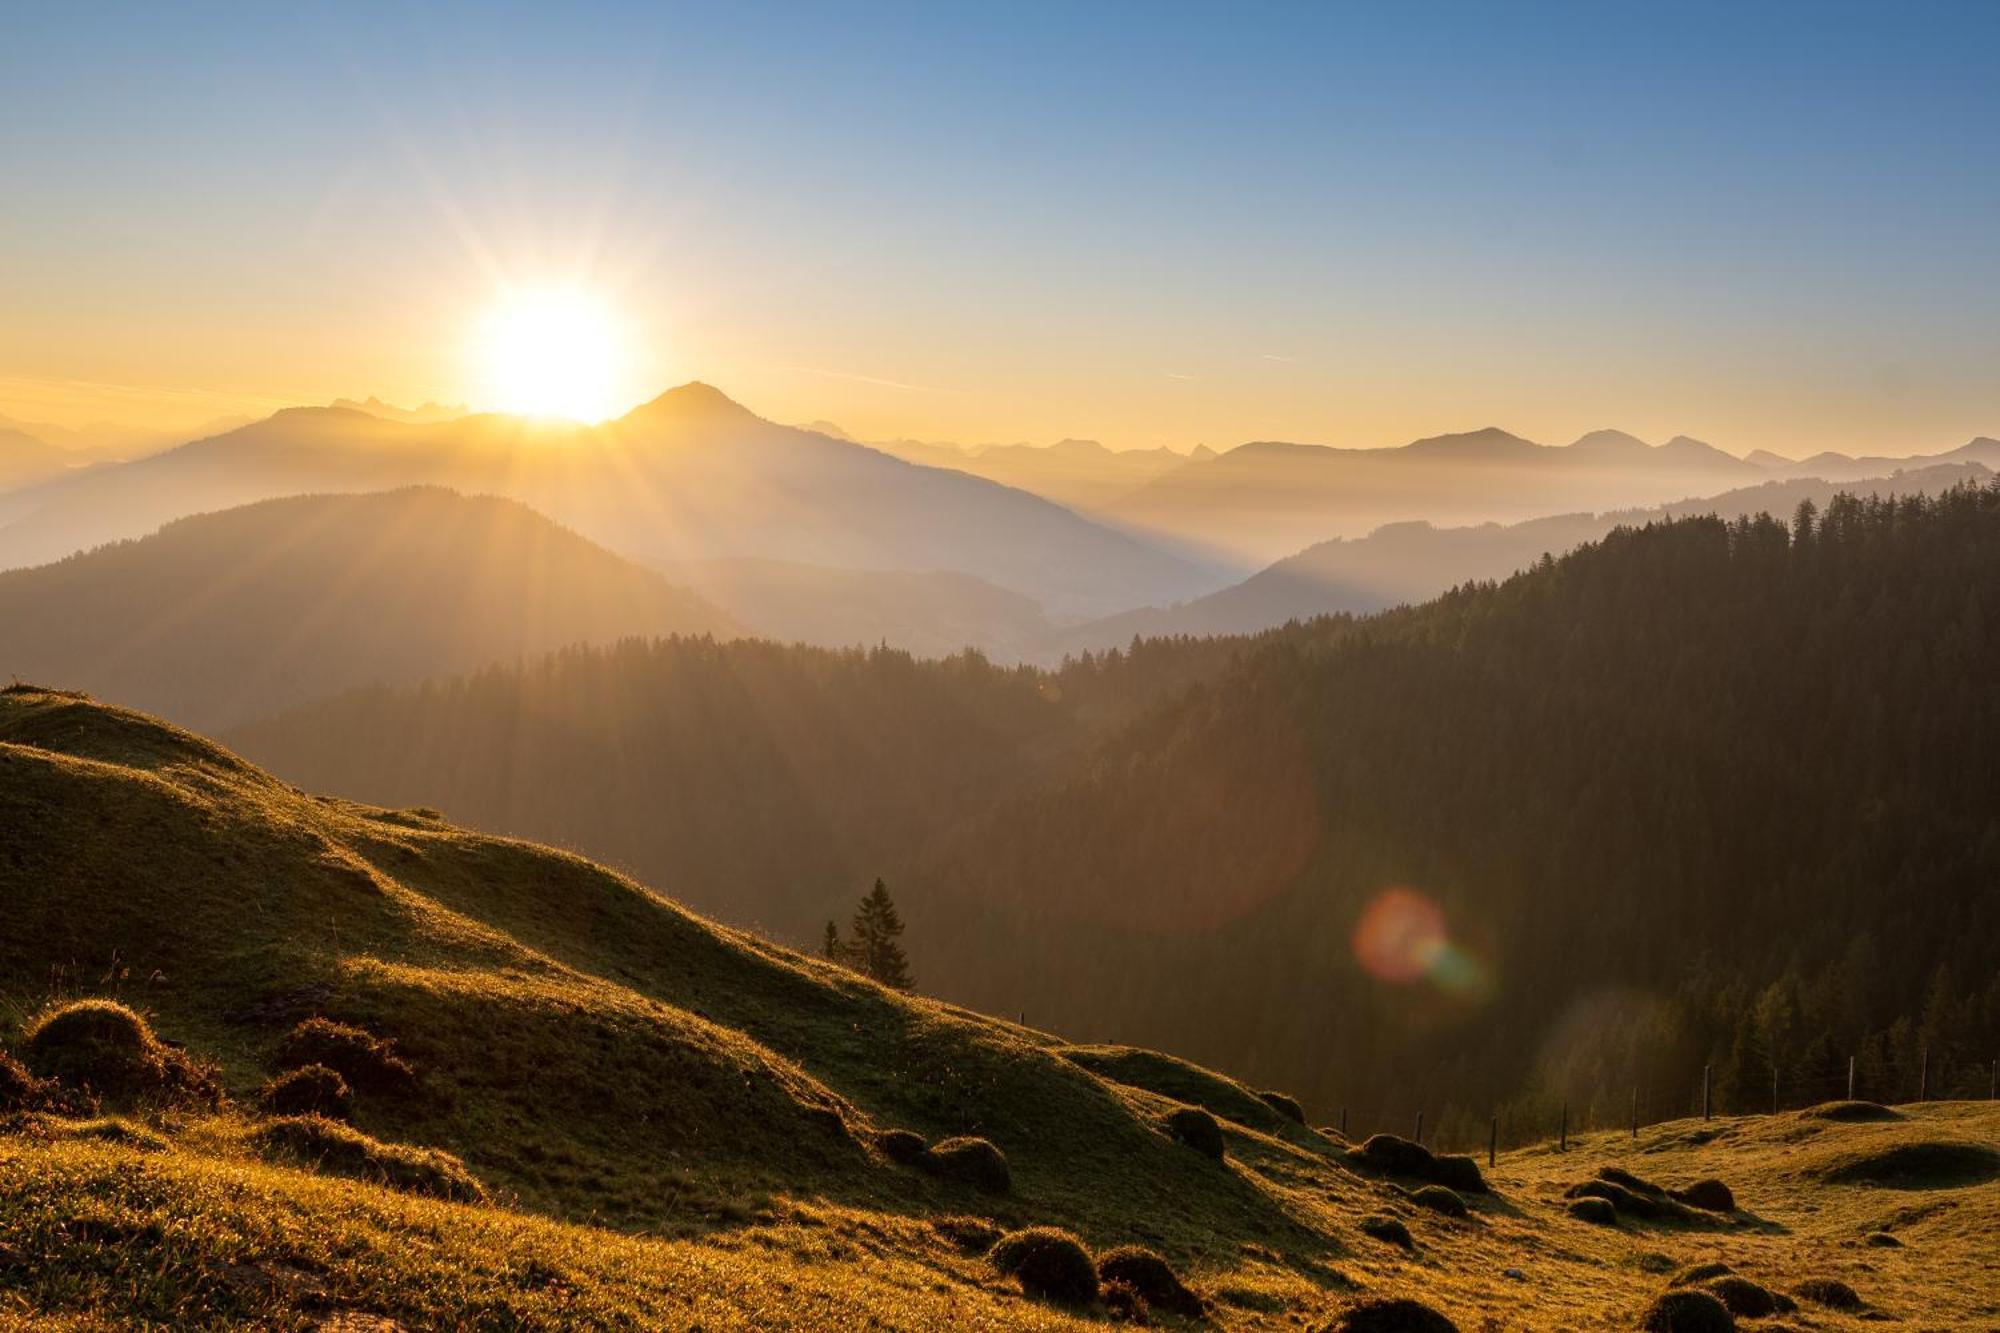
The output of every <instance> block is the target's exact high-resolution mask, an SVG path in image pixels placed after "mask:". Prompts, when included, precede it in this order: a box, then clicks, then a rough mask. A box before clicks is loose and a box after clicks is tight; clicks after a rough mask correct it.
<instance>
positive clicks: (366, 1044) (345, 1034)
mask: <svg viewBox="0 0 2000 1333" xmlns="http://www.w3.org/2000/svg"><path fill="white" fill-rule="evenodd" d="M273 1063H274V1064H276V1066H277V1067H278V1068H279V1069H303V1068H305V1067H306V1066H307V1065H325V1066H326V1067H327V1068H328V1069H331V1070H333V1071H334V1072H335V1073H337V1074H339V1075H340V1076H341V1077H342V1078H344V1079H346V1080H347V1085H348V1087H350V1088H352V1089H354V1090H356V1091H358V1092H372V1093H384V1094H390V1095H399V1094H407V1093H410V1092H414V1091H415V1090H416V1086H417V1071H416V1069H415V1067H414V1066H412V1065H411V1064H410V1063H409V1061H407V1060H405V1059H403V1058H402V1057H401V1056H399V1055H397V1054H396V1043H395V1042H393V1041H390V1040H387V1039H386V1038H382V1037H378V1036H376V1035H375V1034H374V1033H372V1032H369V1031H367V1030H365V1029H363V1028H358V1027H353V1026H350V1025H349V1024H346V1023H336V1022H334V1021H333V1020H332V1019H329V1018H308V1019H306V1020H305V1021H304V1022H303V1023H300V1024H299V1025H298V1026H297V1027H295V1028H293V1029H292V1030H291V1031H290V1032H287V1033H286V1034H285V1035H284V1037H283V1038H281V1039H280V1040H279V1042H278V1049H277V1053H276V1056H275V1059H274V1061H273Z"/></svg>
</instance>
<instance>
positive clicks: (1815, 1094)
mask: <svg viewBox="0 0 2000 1333" xmlns="http://www.w3.org/2000/svg"><path fill="white" fill-rule="evenodd" d="M1939 1100H1987V1101H1994V1100H2000V1054H1997V1055H1995V1056H1994V1058H1992V1059H1990V1060H1986V1061H1970V1060H1956V1061H1949V1062H1947V1061H1945V1060H1943V1059H1941V1058H1939V1059H1934V1058H1933V1057H1932V1055H1931V1054H1930V1052H1929V1051H1928V1050H1924V1051H1920V1052H1918V1053H1917V1054H1916V1055H1915V1057H1914V1058H1911V1059H1908V1060H1903V1061H1889V1062H1887V1063H1876V1064H1872V1065H1865V1064H1864V1063H1863V1062H1862V1061H1861V1059H1860V1058H1859V1057H1849V1058H1848V1059H1847V1061H1846V1063H1845V1067H1844V1068H1834V1069H1825V1068H1821V1069H1813V1070H1794V1071H1786V1070H1783V1069H1769V1070H1768V1072H1764V1071H1757V1072H1754V1073H1753V1072H1751V1071H1748V1070H1745V1069H1744V1068H1742V1067H1741V1066H1739V1067H1738V1068H1737V1069H1735V1070H1734V1071H1732V1076H1731V1077H1729V1078H1727V1079H1725V1071H1724V1070H1723V1069H1722V1068H1720V1067H1718V1066H1716V1065H1713V1064H1709V1065H1704V1066H1702V1067H1701V1069H1700V1070H1699V1071H1698V1072H1696V1073H1695V1074H1693V1075H1692V1076H1691V1077H1690V1078H1689V1079H1687V1080H1686V1082H1685V1086H1683V1085H1682V1082H1681V1081H1680V1080H1676V1081H1675V1082H1674V1083H1673V1084H1672V1085H1671V1086H1657V1085H1656V1086H1654V1087H1652V1088H1647V1087H1645V1086H1643V1085H1642V1084H1641V1083H1640V1082H1639V1081H1637V1080H1634V1081H1632V1082H1631V1083H1630V1084H1628V1085H1627V1086H1626V1087H1624V1088H1622V1089H1621V1088H1617V1087H1611V1086H1601V1087H1599V1088H1597V1089H1595V1090H1594V1091H1593V1092H1592V1093H1591V1094H1590V1095H1589V1096H1587V1097H1576V1098H1564V1097H1561V1096H1559V1095H1552V1096H1549V1097H1546V1098H1543V1099H1537V1100H1534V1101H1532V1102H1526V1103H1524V1102H1514V1103H1510V1104H1509V1105H1508V1106H1507V1107H1506V1108H1504V1109H1501V1110H1496V1111H1494V1112H1493V1113H1492V1114H1491V1116H1490V1117H1483V1116H1475V1115H1471V1114H1468V1113H1467V1112H1465V1111H1464V1110H1462V1109H1458V1108H1452V1109H1450V1110H1447V1111H1444V1112H1443V1113H1442V1114H1436V1113H1432V1112H1430V1111H1428V1110H1427V1109H1426V1108H1425V1107H1423V1106H1421V1105H1417V1104H1414V1103H1405V1104H1403V1105H1400V1106H1385V1105H1375V1106H1358V1105H1343V1106H1340V1107H1338V1108H1336V1109H1335V1111H1334V1116H1333V1118H1332V1120H1330V1121H1329V1122H1327V1123H1326V1124H1325V1125H1324V1127H1325V1128H1327V1129H1331V1130H1335V1131H1337V1132H1338V1133H1339V1134H1340V1135H1341V1136H1342V1137H1343V1138H1346V1139H1348V1140H1350V1141H1359V1140H1361V1139H1364V1138H1366V1137H1368V1136H1369V1135H1371V1134H1378V1133H1380V1134H1396V1135H1400V1136H1402V1137H1404V1138H1409V1139H1412V1140H1414V1141H1415V1142H1418V1143H1421V1144H1424V1145H1425V1146H1427V1147H1430V1148H1433V1149H1435V1150H1437V1151H1440V1152H1457V1153H1467V1154H1472V1155H1482V1154H1483V1155H1484V1156H1485V1157H1486V1158H1487V1160H1488V1162H1489V1163H1490V1162H1491V1161H1492V1160H1493V1158H1494V1157H1495V1156H1496V1155H1497V1153H1498V1151H1499V1150H1500V1149H1502V1148H1506V1149H1509V1150H1512V1149H1519V1148H1527V1147H1534V1146H1537V1145H1542V1144H1548V1145H1552V1146H1554V1147H1555V1148H1556V1150H1557V1151H1562V1150H1564V1149H1566V1148H1567V1147H1568V1146H1569V1141H1570V1140H1571V1139H1572V1138H1576V1137H1579V1136H1581V1135H1585V1134H1593V1135H1594V1134H1602V1133H1605V1132H1607V1131H1613V1130H1623V1131H1625V1132H1627V1133H1629V1134H1630V1135H1631V1136H1632V1137H1634V1138H1637V1137H1638V1134H1639V1131H1640V1130H1642V1129H1644V1128H1646V1127H1647V1126H1649V1125H1656V1124H1660V1123H1663V1122H1665V1121H1670V1120H1687V1119H1702V1120H1712V1119H1714V1118H1716V1117H1718V1116H1745V1115H1777V1114H1780V1113H1783V1112H1785V1111H1797V1110H1803V1109H1805V1108H1807V1107H1811V1106H1818V1105H1821V1104H1822V1103H1825V1102H1832V1101H1872V1102H1879V1103H1882V1104H1884V1105H1906V1104H1909V1103H1913V1102H1926V1101H1939Z"/></svg>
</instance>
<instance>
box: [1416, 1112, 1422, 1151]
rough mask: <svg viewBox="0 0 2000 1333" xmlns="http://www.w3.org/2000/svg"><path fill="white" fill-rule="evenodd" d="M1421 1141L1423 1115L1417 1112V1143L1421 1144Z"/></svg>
mask: <svg viewBox="0 0 2000 1333" xmlns="http://www.w3.org/2000/svg"><path fill="white" fill-rule="evenodd" d="M1423 1141H1424V1113H1423V1112H1422V1111H1419V1112H1417V1142H1418V1143H1422V1142H1423Z"/></svg>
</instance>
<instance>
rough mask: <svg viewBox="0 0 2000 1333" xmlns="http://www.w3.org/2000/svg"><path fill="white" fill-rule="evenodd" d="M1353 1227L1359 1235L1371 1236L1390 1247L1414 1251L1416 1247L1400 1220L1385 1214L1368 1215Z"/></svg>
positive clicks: (1408, 1230)
mask: <svg viewBox="0 0 2000 1333" xmlns="http://www.w3.org/2000/svg"><path fill="white" fill-rule="evenodd" d="M1355 1225H1356V1226H1358V1227H1359V1228H1360V1229H1361V1234H1362V1235H1364V1236H1373V1237H1374V1238H1375V1239H1376V1240H1379V1241H1385V1242H1387V1243H1388V1244H1390V1245H1400V1246H1402V1247H1403V1248H1404V1249H1406V1250H1414V1249H1415V1248H1416V1247H1417V1242H1416V1241H1415V1240H1413V1239H1411V1237H1410V1229H1409V1228H1408V1227H1406V1226H1404V1225H1403V1223H1402V1220H1401V1219H1400V1218H1394V1217H1390V1216H1388V1215H1387V1214H1385V1213H1370V1214H1368V1216H1366V1217H1364V1218H1362V1219H1361V1220H1360V1221H1359V1222H1357V1223H1355Z"/></svg>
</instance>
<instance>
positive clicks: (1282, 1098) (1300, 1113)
mask: <svg viewBox="0 0 2000 1333" xmlns="http://www.w3.org/2000/svg"><path fill="white" fill-rule="evenodd" d="M1257 1098H1258V1100H1259V1101H1262V1102H1263V1103H1264V1105H1266V1106H1268V1107H1270V1108H1271V1109H1272V1110H1273V1111H1276V1112H1277V1113H1278V1114H1279V1115H1281V1116H1283V1117H1285V1119H1287V1120H1289V1121H1291V1122H1292V1123H1293V1124H1295V1125H1303V1124H1304V1123H1305V1122H1306V1108H1305V1107H1303V1106H1301V1105H1299V1101H1298V1098H1296V1097H1290V1096H1287V1095H1286V1094H1284V1093H1282V1092H1270V1091H1265V1092H1260V1093H1258V1094H1257Z"/></svg>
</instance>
